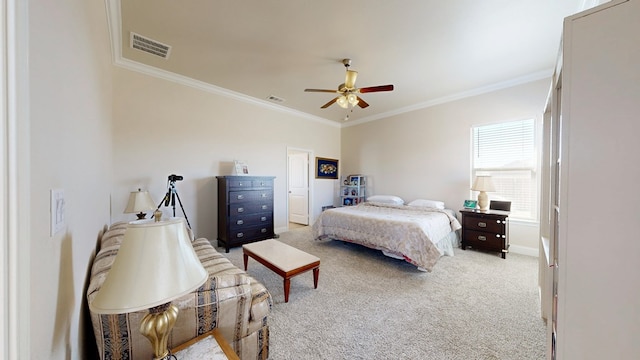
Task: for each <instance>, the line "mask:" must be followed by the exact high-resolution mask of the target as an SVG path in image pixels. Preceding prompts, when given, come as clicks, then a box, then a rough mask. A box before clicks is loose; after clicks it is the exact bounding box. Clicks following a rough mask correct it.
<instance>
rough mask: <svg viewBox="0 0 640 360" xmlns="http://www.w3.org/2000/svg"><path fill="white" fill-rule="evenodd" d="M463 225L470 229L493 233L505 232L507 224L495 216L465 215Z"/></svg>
mask: <svg viewBox="0 0 640 360" xmlns="http://www.w3.org/2000/svg"><path fill="white" fill-rule="evenodd" d="M462 226H463V227H465V228H466V229H469V230H479V231H486V232H492V233H500V234H503V233H504V230H505V229H504V228H505V224H504V222H503V221H501V220H499V219H495V218H482V217H477V216H465V217H464V220H463V223H462Z"/></svg>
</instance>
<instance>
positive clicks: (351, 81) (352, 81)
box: [344, 70, 358, 90]
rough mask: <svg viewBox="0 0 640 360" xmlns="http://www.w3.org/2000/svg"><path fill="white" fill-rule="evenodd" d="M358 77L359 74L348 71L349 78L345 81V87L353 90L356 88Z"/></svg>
mask: <svg viewBox="0 0 640 360" xmlns="http://www.w3.org/2000/svg"><path fill="white" fill-rule="evenodd" d="M357 77H358V72H357V71H353V70H347V76H346V78H345V79H344V86H345V87H346V88H347V89H349V90H351V89H354V88H355V87H356V78H357Z"/></svg>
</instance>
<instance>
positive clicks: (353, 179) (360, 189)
mask: <svg viewBox="0 0 640 360" xmlns="http://www.w3.org/2000/svg"><path fill="white" fill-rule="evenodd" d="M342 184H344V185H340V193H339V195H340V205H341V206H352V205H358V204H360V203H363V202H365V200H366V197H365V195H366V190H365V176H363V175H349V176H345V177H344V178H343V180H342Z"/></svg>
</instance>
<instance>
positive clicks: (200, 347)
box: [171, 329, 240, 360]
mask: <svg viewBox="0 0 640 360" xmlns="http://www.w3.org/2000/svg"><path fill="white" fill-rule="evenodd" d="M171 353H172V354H173V355H175V356H176V358H178V359H180V360H183V359H185V360H186V359H198V360H240V358H239V357H238V355H236V353H234V352H233V348H231V345H229V343H228V342H227V341H226V340H225V339H224V338H223V337H222V335H221V334H220V331H219V330H218V329H213V330H211V331H209V332H206V333H204V334H202V335H200V336H198V337H197V338H194V339H191V340H189V341H187V342H186V343H184V344H182V345H179V346H176V347H175V348H173V349H171Z"/></svg>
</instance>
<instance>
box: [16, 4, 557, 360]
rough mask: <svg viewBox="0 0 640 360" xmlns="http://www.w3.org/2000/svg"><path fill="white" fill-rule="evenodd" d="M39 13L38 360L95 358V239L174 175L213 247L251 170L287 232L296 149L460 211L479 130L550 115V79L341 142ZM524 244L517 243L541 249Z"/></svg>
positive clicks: (93, 17)
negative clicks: (62, 214) (220, 188)
mask: <svg viewBox="0 0 640 360" xmlns="http://www.w3.org/2000/svg"><path fill="white" fill-rule="evenodd" d="M29 9H30V10H29V30H30V38H29V56H30V63H29V73H30V74H29V76H30V82H29V86H30V91H29V96H30V99H29V101H30V105H29V111H30V124H29V126H30V129H31V131H30V145H29V154H24V156H23V160H25V161H28V162H29V163H30V172H31V174H30V177H29V179H30V182H28V183H27V184H26V186H28V188H29V190H30V191H29V192H30V205H29V207H30V209H31V214H32V215H31V217H30V219H29V222H30V231H31V238H30V239H29V240H28V241H29V242H30V251H29V257H30V266H29V269H30V274H31V275H30V285H29V286H30V297H29V299H28V301H29V309H30V314H29V316H30V318H31V321H30V325H29V328H30V337H29V339H28V341H29V346H28V347H29V348H30V353H31V356H30V358H33V359H69V358H72V359H75V358H83V357H84V352H85V350H86V349H85V345H84V344H85V340H86V341H88V343H91V342H93V339H92V338H88V339H85V336H86V335H90V334H91V332H90V331H87V330H88V329H86V328H85V327H84V325H83V324H82V320H83V316H84V310H83V309H84V304H83V302H84V293H83V291H84V288H85V286H86V284H85V281H86V276H87V272H88V266H89V263H90V261H91V258H92V256H93V251H94V247H95V244H96V239H97V237H98V235H99V232H100V231H101V229H102V228H103V227H104V226H105V225H107V224H109V223H110V222H113V221H117V220H122V219H130V218H131V217H132V216H133V215H124V214H122V209H124V205H125V203H126V198H127V195H128V193H129V192H130V191H133V190H135V189H136V188H137V187H143V188H146V189H149V190H150V191H151V194H152V196H153V197H154V200H155V201H156V202H159V201H160V199H161V198H162V196H163V195H164V193H165V191H166V178H167V175H168V174H171V173H176V174H179V175H183V176H184V177H185V180H184V181H181V182H178V183H177V187H178V191H179V194H180V196H181V199H182V201H183V205H184V207H185V211H186V213H187V215H188V216H189V219H190V221H191V223H192V225H193V227H194V229H195V231H196V233H197V235H199V236H204V237H208V238H210V239H215V237H216V231H217V224H216V220H215V219H216V213H217V211H216V201H217V198H216V197H217V196H216V193H215V190H216V186H215V183H214V177H215V176H216V175H221V174H228V173H230V171H231V167H230V166H231V161H233V160H234V159H241V160H246V161H247V162H248V164H249V167H250V171H251V173H252V174H255V175H273V176H276V178H277V180H276V187H275V191H276V194H275V195H276V198H275V214H276V215H275V222H276V224H275V226H276V228H277V229H283V228H285V227H286V224H287V219H286V206H287V205H286V156H287V148H288V147H290V148H298V149H308V150H311V151H313V153H314V155H315V156H321V157H330V158H337V159H340V165H341V172H342V173H343V174H348V173H363V174H367V175H369V176H370V180H371V185H372V190H373V193H379V194H380V193H393V194H397V195H400V196H402V197H403V198H405V199H406V200H412V199H415V198H418V197H420V198H436V199H441V200H443V201H445V202H446V203H447V205H449V206H450V207H452V208H457V207H458V205H459V204H461V203H462V200H464V199H465V198H467V197H469V191H468V187H469V181H470V180H469V166H470V164H469V127H470V126H471V125H472V124H481V123H488V122H496V121H504V120H512V119H520V118H526V117H531V116H538V114H539V113H540V112H541V110H542V107H543V105H544V98H545V97H546V93H547V87H548V81H538V82H535V83H531V84H527V85H522V86H518V87H515V88H512V89H506V90H502V91H497V92H494V93H490V94H485V95H480V96H476V97H473V98H467V99H464V100H460V101H456V102H452V103H448V104H442V105H438V106H434V107H430V108H426V109H423V110H419V111H414V112H412V113H407V114H403V115H398V116H394V117H391V118H389V119H385V120H380V121H376V122H371V123H366V124H362V125H359V126H353V127H347V128H344V129H342V130H341V129H339V128H338V127H335V126H330V125H327V124H324V123H322V122H315V121H310V120H308V119H306V118H303V117H301V116H296V115H295V114H292V113H289V112H283V111H278V110H273V109H269V108H265V107H262V106H257V105H255V104H250V103H246V102H243V101H241V100H237V99H234V98H229V97H225V96H220V95H216V94H213V93H209V92H205V91H201V90H196V89H194V88H190V87H188V86H184V85H180V84H176V83H173V82H169V81H166V80H161V79H156V78H153V77H150V76H148V75H143V74H140V73H136V72H132V71H129V70H126V69H122V68H114V67H113V66H112V65H111V53H110V48H109V39H108V34H107V24H106V16H105V9H104V4H103V3H101V2H87V1H80V0H70V1H67V2H65V3H62V4H61V3H55V4H54V3H52V2H50V1H44V0H32V1H31V2H30V6H29ZM311 177H312V181H313V186H312V187H313V191H314V193H313V199H312V201H313V204H314V207H313V214H312V218H315V216H317V214H318V213H319V212H320V207H321V206H323V205H326V204H328V203H331V202H333V199H334V198H335V196H336V194H335V189H336V182H335V181H332V180H315V179H313V175H312V176H311ZM57 188H61V189H64V191H65V195H66V222H67V226H66V229H65V230H64V231H63V232H62V233H61V234H58V235H56V236H53V237H52V236H50V235H49V191H50V190H51V189H57ZM163 209H164V210H165V213H167V214H168V211H169V209H168V208H163ZM178 215H180V210H178ZM517 232H518V231H517V230H516V233H517ZM524 232H525V233H526V232H527V231H526V230H525V231H524ZM512 234H513V233H512ZM518 237H519V236H516V238H514V239H513V243H514V244H515V245H521V246H531V247H534V246H535V243H534V244H528V243H526V241H525V240H524V239H517V238H518ZM25 341H27V340H26V339H25Z"/></svg>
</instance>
